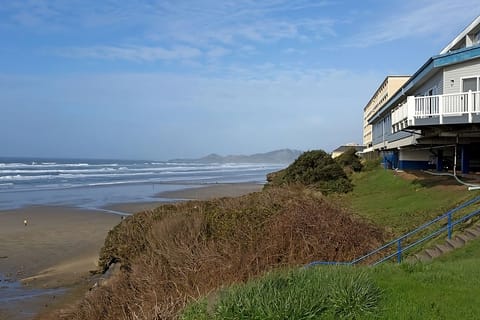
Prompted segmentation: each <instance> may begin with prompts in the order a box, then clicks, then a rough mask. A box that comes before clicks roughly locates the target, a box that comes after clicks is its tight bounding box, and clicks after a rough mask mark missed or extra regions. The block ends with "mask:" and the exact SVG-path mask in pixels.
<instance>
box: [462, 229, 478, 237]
mask: <svg viewBox="0 0 480 320" xmlns="http://www.w3.org/2000/svg"><path fill="white" fill-rule="evenodd" d="M465 233H469V234H471V235H472V236H473V237H475V238H478V237H479V236H480V231H479V230H477V229H475V228H468V229H465Z"/></svg>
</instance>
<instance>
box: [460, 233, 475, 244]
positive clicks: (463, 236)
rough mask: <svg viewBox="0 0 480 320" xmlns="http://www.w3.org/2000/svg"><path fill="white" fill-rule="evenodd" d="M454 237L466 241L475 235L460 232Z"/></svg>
mask: <svg viewBox="0 0 480 320" xmlns="http://www.w3.org/2000/svg"><path fill="white" fill-rule="evenodd" d="M455 238H458V239H460V240H462V241H463V242H468V241H470V240H472V239H474V238H475V237H473V236H471V235H469V234H466V233H461V234H458V235H457V236H456V237H455Z"/></svg>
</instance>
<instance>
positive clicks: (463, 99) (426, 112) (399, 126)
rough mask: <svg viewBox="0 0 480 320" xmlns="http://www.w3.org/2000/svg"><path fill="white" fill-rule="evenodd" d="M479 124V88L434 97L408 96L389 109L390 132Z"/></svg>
mask: <svg viewBox="0 0 480 320" xmlns="http://www.w3.org/2000/svg"><path fill="white" fill-rule="evenodd" d="M462 123H480V91H468V92H462V93H454V94H443V95H435V96H421V97H414V96H408V97H407V100H406V101H405V102H404V103H402V104H400V105H399V106H398V107H396V108H395V109H393V111H392V131H393V132H397V131H400V130H403V129H405V128H408V127H411V128H415V127H421V126H432V125H444V124H462Z"/></svg>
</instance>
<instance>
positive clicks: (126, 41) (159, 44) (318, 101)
mask: <svg viewBox="0 0 480 320" xmlns="http://www.w3.org/2000/svg"><path fill="white" fill-rule="evenodd" d="M0 2H1V3H0V39H1V43H2V44H1V46H0V121H1V125H0V156H37V157H76V158H78V157H82V158H126V159H158V160H166V159H169V158H176V157H199V156H203V155H206V154H208V153H212V152H216V153H219V154H224V155H226V154H249V153H256V152H265V151H270V150H274V149H279V148H294V149H300V150H311V149H324V150H326V151H331V150H333V149H334V148H335V147H336V146H338V145H340V144H344V143H348V142H361V137H362V110H363V107H364V106H365V104H366V103H367V102H368V100H369V98H370V96H371V95H372V94H373V91H374V90H375V89H376V88H377V86H378V85H379V84H380V82H381V81H382V80H383V79H384V78H385V76H387V75H391V74H394V75H405V74H411V73H413V72H415V71H416V70H417V69H418V68H419V67H420V66H421V65H422V64H423V63H424V62H425V61H426V60H427V59H428V58H429V57H430V56H432V55H435V54H437V53H439V52H440V50H441V49H442V48H443V47H444V46H445V45H447V44H448V42H450V41H451V40H452V39H453V38H454V37H455V36H456V35H457V34H458V33H459V32H460V31H462V29H463V28H464V27H466V26H467V25H468V24H469V23H470V22H471V21H472V20H473V19H474V18H475V17H476V16H477V15H478V14H480V10H479V9H480V7H479V6H478V1H469V0H468V1H467V0H465V1H450V0H449V1H445V0H436V1H421V0H420V1H419V0H411V1H408V0H407V1H405V0H403V1H328V0H326V1H322V0H317V1H302V0H299V1H294V0H286V1H283V0H263V1H251V0H246V1H240V0H239V1H231V0H222V1H208V0H207V1H196V0H193V1H182V0H175V1H155V0H148V1H147V0H145V1H143V0H131V1H123V0H105V1H88V0H37V1H34V0H30V1H29V0H25V1H9V0H0Z"/></svg>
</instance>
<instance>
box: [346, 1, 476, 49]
mask: <svg viewBox="0 0 480 320" xmlns="http://www.w3.org/2000/svg"><path fill="white" fill-rule="evenodd" d="M394 12H395V13H393V14H387V15H378V16H377V18H378V19H375V20H373V22H372V23H366V24H363V29H364V31H363V32H362V31H360V32H359V33H358V34H356V35H354V36H352V37H349V38H348V39H347V43H348V46H354V47H369V46H373V45H377V44H381V43H385V42H390V41H395V40H399V39H404V38H409V37H411V38H417V37H425V36H435V37H436V38H437V39H443V41H446V40H445V39H449V38H451V37H452V32H454V33H455V32H459V30H458V29H459V28H460V27H461V26H465V20H469V19H473V18H474V17H475V16H476V15H478V14H479V7H478V1H476V0H464V1H450V0H437V1H411V2H410V1H407V2H405V3H403V4H402V5H401V6H400V7H397V8H395V10H394ZM361 28H362V27H361ZM360 30H361V29H360Z"/></svg>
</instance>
